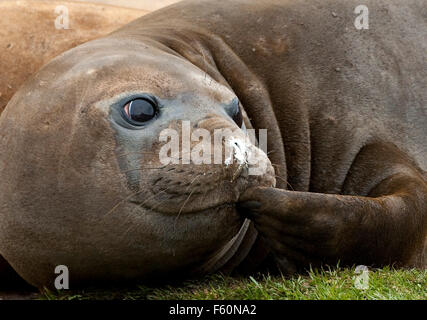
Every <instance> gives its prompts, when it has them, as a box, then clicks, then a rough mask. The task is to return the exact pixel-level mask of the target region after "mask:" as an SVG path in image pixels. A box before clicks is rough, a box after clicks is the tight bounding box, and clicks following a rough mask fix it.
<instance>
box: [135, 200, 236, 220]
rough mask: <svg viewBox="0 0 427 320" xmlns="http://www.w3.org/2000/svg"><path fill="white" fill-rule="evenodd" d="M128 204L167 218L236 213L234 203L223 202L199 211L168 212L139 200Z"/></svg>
mask: <svg viewBox="0 0 427 320" xmlns="http://www.w3.org/2000/svg"><path fill="white" fill-rule="evenodd" d="M129 202H130V203H132V204H134V205H136V206H138V207H139V208H141V209H145V210H148V211H151V212H153V213H159V214H164V215H167V216H183V215H192V214H193V215H195V214H205V213H217V212H219V211H223V210H226V209H232V210H233V211H236V206H237V203H236V202H224V203H219V204H217V205H212V206H208V207H204V208H201V209H193V210H178V211H168V210H164V209H162V208H156V207H155V206H152V205H148V204H146V203H144V202H143V201H141V200H130V201H129ZM178 209H179V208H178Z"/></svg>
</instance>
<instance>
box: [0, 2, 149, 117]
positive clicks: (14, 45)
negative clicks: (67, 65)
mask: <svg viewBox="0 0 427 320" xmlns="http://www.w3.org/2000/svg"><path fill="white" fill-rule="evenodd" d="M61 7H66V8H67V10H68V12H67V13H68V17H69V21H70V23H69V26H68V27H69V29H57V28H55V20H56V19H57V18H58V17H59V16H60V14H62V13H63V12H62V11H57V13H55V9H56V8H61ZM0 11H1V19H0V48H1V54H0V56H1V60H0V70H1V71H2V72H1V73H0V113H1V112H2V111H3V109H4V108H5V107H6V104H7V102H8V101H9V100H10V98H11V97H12V95H13V94H14V93H15V92H16V91H17V90H18V88H19V87H20V86H21V85H22V84H23V83H24V82H25V80H26V79H27V78H29V77H30V76H31V75H32V74H33V73H35V72H36V71H37V70H38V69H40V67H41V66H42V65H44V64H46V63H47V62H49V61H50V60H52V59H53V58H54V57H55V56H57V55H58V54H60V53H62V52H64V51H67V50H69V49H71V48H74V47H75V46H77V45H79V44H82V43H84V42H87V41H89V40H93V39H95V38H99V37H101V36H104V35H106V34H108V33H110V32H112V31H114V30H116V29H118V28H119V27H121V26H123V25H125V24H126V23H129V22H130V21H132V20H134V19H136V18H139V17H140V16H142V15H144V14H145V13H147V11H145V10H135V9H126V8H119V7H114V6H108V5H99V4H91V3H75V2H70V1H42V0H31V1H28V0H19V1H0ZM60 21H61V20H60Z"/></svg>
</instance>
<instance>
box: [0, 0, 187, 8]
mask: <svg viewBox="0 0 427 320" xmlns="http://www.w3.org/2000/svg"><path fill="white" fill-rule="evenodd" d="M3 1H8V0H0V2H3ZM46 1H50V0H46ZM67 1H73V2H92V3H102V4H110V5H115V6H121V7H127V8H138V9H144V10H147V11H153V10H157V9H160V8H162V7H165V6H167V5H169V4H172V3H175V2H178V1H179V0H86V1H85V0H67Z"/></svg>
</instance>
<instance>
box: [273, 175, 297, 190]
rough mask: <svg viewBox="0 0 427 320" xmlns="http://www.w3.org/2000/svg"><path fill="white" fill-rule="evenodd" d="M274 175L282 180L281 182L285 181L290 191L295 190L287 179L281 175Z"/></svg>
mask: <svg viewBox="0 0 427 320" xmlns="http://www.w3.org/2000/svg"><path fill="white" fill-rule="evenodd" d="M275 177H276V178H279V179H280V180H282V181H283V182H285V183H286V184H287V185H288V186H289V188H291V189H292V191H295V190H294V188H293V187H292V186H291V184H290V183H289V182H288V180H286V179H285V178H282V177H281V176H279V175H277V174H276V175H275Z"/></svg>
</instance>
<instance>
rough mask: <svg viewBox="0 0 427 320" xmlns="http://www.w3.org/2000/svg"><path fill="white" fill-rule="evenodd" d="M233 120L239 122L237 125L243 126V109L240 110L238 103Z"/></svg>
mask: <svg viewBox="0 0 427 320" xmlns="http://www.w3.org/2000/svg"><path fill="white" fill-rule="evenodd" d="M233 120H234V122H235V123H236V124H237V126H238V127H239V128H241V127H242V124H243V116H242V111H241V110H240V107H239V105H237V108H236V110H235V113H234V115H233Z"/></svg>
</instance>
